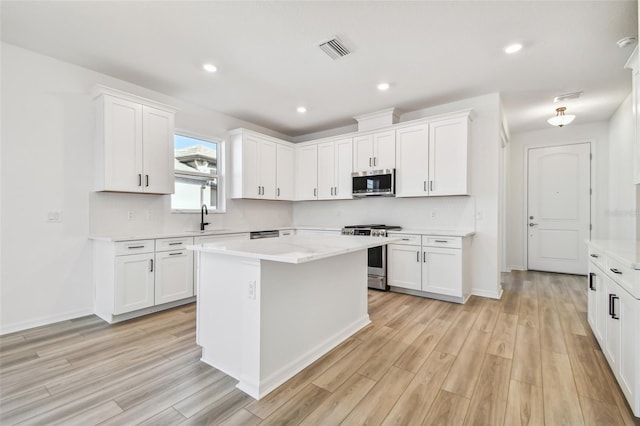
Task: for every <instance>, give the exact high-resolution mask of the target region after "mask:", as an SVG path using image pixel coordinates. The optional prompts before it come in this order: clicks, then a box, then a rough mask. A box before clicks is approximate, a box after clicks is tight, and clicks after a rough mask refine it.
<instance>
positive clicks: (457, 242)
mask: <svg viewBox="0 0 640 426" xmlns="http://www.w3.org/2000/svg"><path fill="white" fill-rule="evenodd" d="M422 245H423V246H428V247H450V248H462V238H460V237H436V236H431V235H423V236H422Z"/></svg>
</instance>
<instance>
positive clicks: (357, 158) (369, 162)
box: [353, 135, 373, 172]
mask: <svg viewBox="0 0 640 426" xmlns="http://www.w3.org/2000/svg"><path fill="white" fill-rule="evenodd" d="M372 168H373V135H364V136H356V137H355V138H353V171H354V172H361V171H364V170H370V169H372Z"/></svg>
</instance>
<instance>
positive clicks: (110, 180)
mask: <svg viewBox="0 0 640 426" xmlns="http://www.w3.org/2000/svg"><path fill="white" fill-rule="evenodd" d="M95 102H96V107H97V108H96V109H97V120H96V130H97V132H96V190H97V191H114V192H142V193H152V194H171V193H173V192H174V177H173V169H174V167H173V162H174V160H173V158H174V156H173V134H174V116H175V109H173V108H172V107H169V106H167V105H162V104H158V103H154V102H153V101H149V100H146V99H142V98H139V97H137V96H133V95H129V94H127V93H124V92H120V91H117V90H113V89H109V88H106V87H99V88H98V89H97V95H96V101H95Z"/></svg>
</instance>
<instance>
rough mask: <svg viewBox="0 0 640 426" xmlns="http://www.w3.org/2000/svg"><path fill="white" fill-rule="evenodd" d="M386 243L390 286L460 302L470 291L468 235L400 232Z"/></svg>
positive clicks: (465, 298)
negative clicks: (398, 241)
mask: <svg viewBox="0 0 640 426" xmlns="http://www.w3.org/2000/svg"><path fill="white" fill-rule="evenodd" d="M401 237H402V238H403V241H402V243H404V244H389V245H388V246H387V260H388V284H389V286H390V287H391V288H392V290H396V291H403V290H406V292H408V293H410V294H416V295H423V296H428V297H434V298H441V299H444V300H448V301H454V302H460V303H464V302H466V300H467V299H468V298H469V295H470V294H471V282H470V279H469V274H468V271H469V268H468V267H467V264H468V253H469V249H468V247H467V245H468V244H469V239H468V238H462V237H433V236H427V235H422V236H421V235H402V236H401Z"/></svg>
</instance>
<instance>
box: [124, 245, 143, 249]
mask: <svg viewBox="0 0 640 426" xmlns="http://www.w3.org/2000/svg"><path fill="white" fill-rule="evenodd" d="M127 248H128V249H139V248H144V246H129V247H127Z"/></svg>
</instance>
